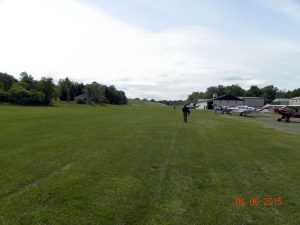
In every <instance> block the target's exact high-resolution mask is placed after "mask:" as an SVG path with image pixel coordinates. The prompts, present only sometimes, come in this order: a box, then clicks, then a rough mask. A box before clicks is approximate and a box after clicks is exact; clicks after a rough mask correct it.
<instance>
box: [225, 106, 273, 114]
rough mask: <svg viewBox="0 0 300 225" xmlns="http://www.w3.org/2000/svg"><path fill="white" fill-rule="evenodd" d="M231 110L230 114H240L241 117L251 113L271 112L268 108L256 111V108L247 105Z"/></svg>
mask: <svg viewBox="0 0 300 225" xmlns="http://www.w3.org/2000/svg"><path fill="white" fill-rule="evenodd" d="M229 110H230V114H232V113H239V114H240V116H247V114H250V113H268V112H270V111H269V110H268V108H266V107H263V108H261V109H256V108H254V107H250V106H247V105H240V106H237V107H230V108H229Z"/></svg>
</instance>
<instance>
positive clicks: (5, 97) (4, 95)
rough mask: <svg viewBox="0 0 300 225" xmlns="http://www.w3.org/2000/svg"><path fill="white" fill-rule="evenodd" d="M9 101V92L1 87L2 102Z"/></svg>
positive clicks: (0, 96)
mask: <svg viewBox="0 0 300 225" xmlns="http://www.w3.org/2000/svg"><path fill="white" fill-rule="evenodd" d="M6 101H7V94H6V92H5V91H3V90H1V89H0V102H6Z"/></svg>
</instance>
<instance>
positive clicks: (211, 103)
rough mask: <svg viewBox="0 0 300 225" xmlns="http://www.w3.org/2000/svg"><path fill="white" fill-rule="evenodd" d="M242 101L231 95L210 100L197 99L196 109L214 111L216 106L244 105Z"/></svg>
mask: <svg viewBox="0 0 300 225" xmlns="http://www.w3.org/2000/svg"><path fill="white" fill-rule="evenodd" d="M244 101H245V100H244V99H241V98H239V97H235V96H232V95H223V96H220V97H216V98H211V99H198V104H197V105H196V107H197V109H214V107H217V106H239V105H244Z"/></svg>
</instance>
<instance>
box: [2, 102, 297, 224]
mask: <svg viewBox="0 0 300 225" xmlns="http://www.w3.org/2000/svg"><path fill="white" fill-rule="evenodd" d="M297 125H299V124H297ZM299 171H300V135H299V134H289V133H284V132H283V131H279V130H275V129H272V128H265V127H263V126H261V125H259V123H254V122H251V120H241V119H234V118H229V117H228V116H221V115H215V114H213V113H211V112H201V111H193V112H192V114H191V117H190V120H189V122H188V123H186V124H185V123H183V121H182V115H181V112H180V110H175V111H174V110H173V109H172V108H171V107H167V106H163V105H158V104H140V105H131V106H86V105H73V104H70V105H59V106H55V107H21V106H19V107H18V106H8V105H0V224H1V225H6V224H11V225H18V224H27V225H35V224H51V225H52V224H58V225H64V224H66V225H73V224H83V225H87V224H91V225H96V224H104V225H106V224H112V225H121V224H122V225H135V224H136V225H143V224H149V225H164V224H169V225H176V224H178V225H183V224H186V225H193V224H201V225H210V224H220V225H227V224H228V225H235V224H236V225H246V224H255V225H256V224H263V225H269V224H272V225H273V224H280V225H282V224H293V225H294V224H295V225H299V224H300V215H299V212H300V206H299V205H300V173H299ZM238 197H244V198H245V199H249V198H250V197H258V198H259V199H260V200H261V203H263V198H264V197H281V198H282V199H283V205H281V206H275V205H273V206H263V205H262V204H261V205H259V206H249V205H245V206H237V205H236V204H235V199H236V198H238Z"/></svg>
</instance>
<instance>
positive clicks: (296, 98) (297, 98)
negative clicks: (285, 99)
mask: <svg viewBox="0 0 300 225" xmlns="http://www.w3.org/2000/svg"><path fill="white" fill-rule="evenodd" d="M290 100H300V97H295V98H291V99H290Z"/></svg>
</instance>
